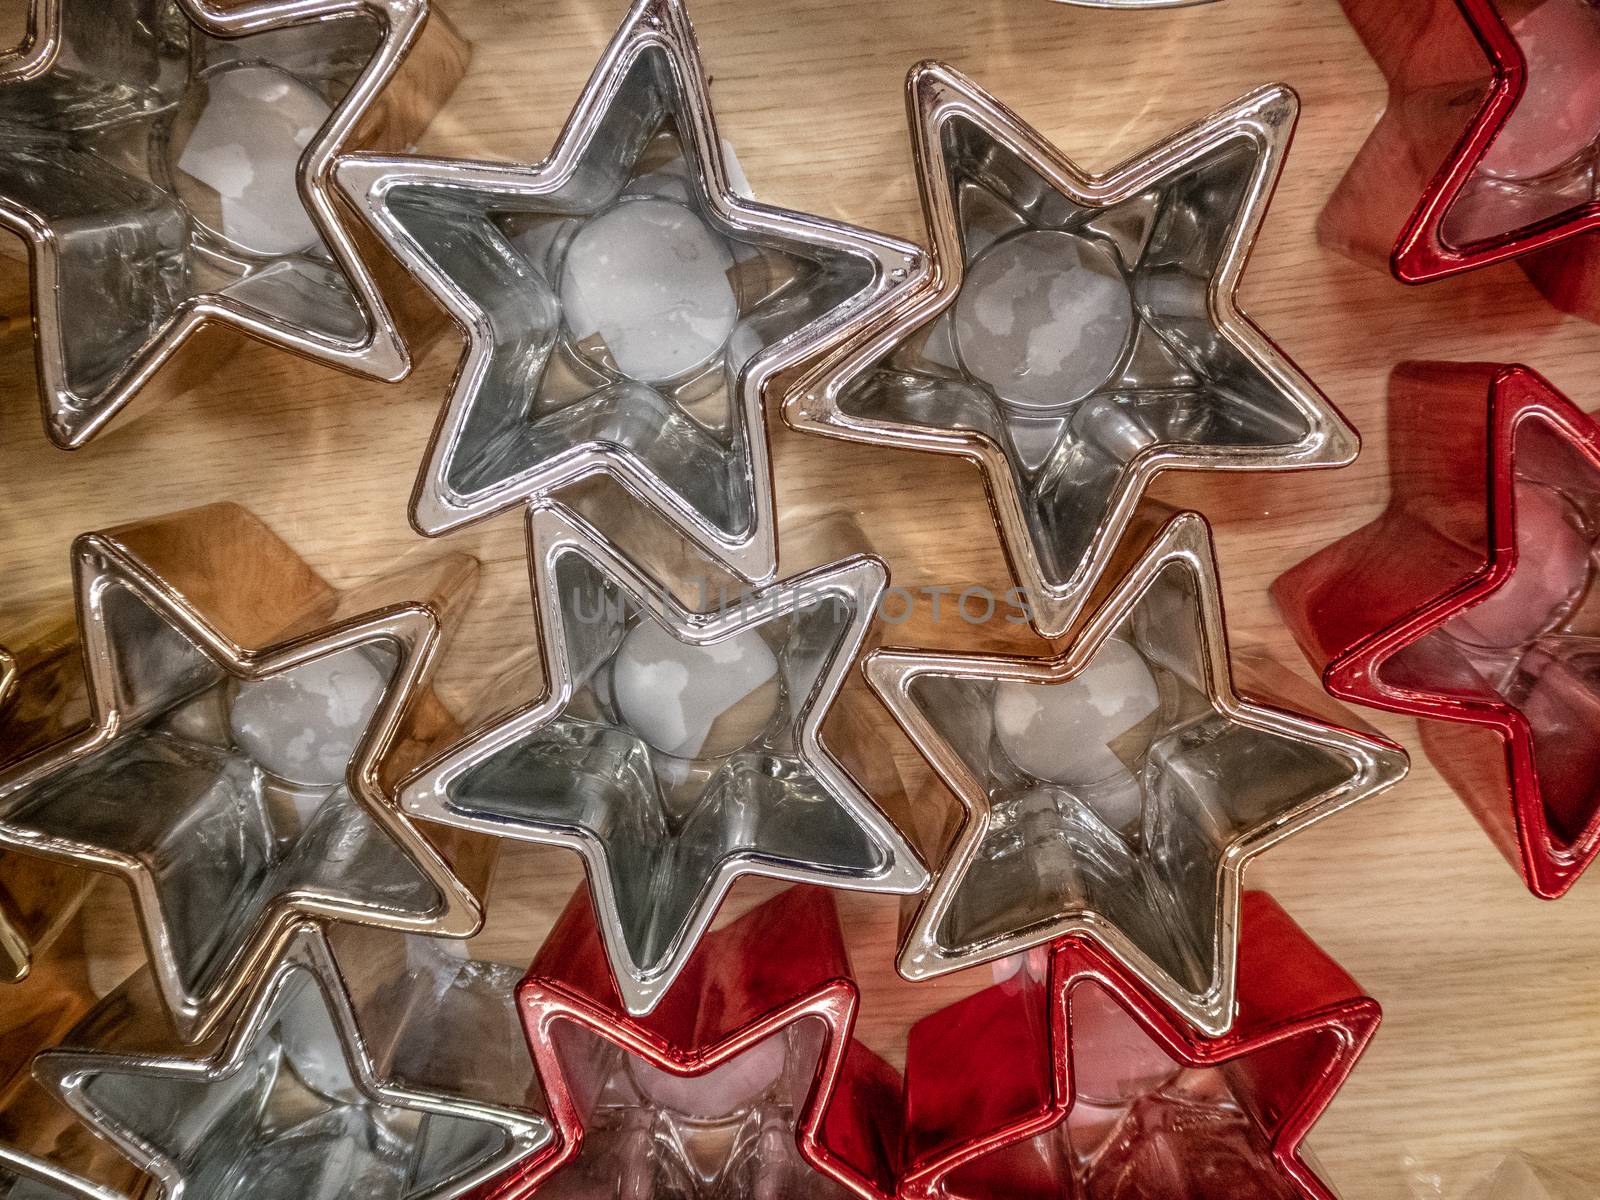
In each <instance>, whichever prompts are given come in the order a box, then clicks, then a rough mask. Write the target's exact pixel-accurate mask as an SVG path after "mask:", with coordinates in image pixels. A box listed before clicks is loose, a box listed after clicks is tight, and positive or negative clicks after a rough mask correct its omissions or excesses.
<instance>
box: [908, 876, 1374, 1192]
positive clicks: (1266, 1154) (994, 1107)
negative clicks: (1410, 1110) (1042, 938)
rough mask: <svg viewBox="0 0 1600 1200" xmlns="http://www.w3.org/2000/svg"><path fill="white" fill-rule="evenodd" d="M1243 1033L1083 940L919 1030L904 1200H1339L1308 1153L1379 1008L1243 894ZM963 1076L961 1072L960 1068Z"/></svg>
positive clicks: (1275, 913) (1252, 895)
mask: <svg viewBox="0 0 1600 1200" xmlns="http://www.w3.org/2000/svg"><path fill="white" fill-rule="evenodd" d="M1238 978H1239V983H1238V1005H1239V1016H1238V1020H1237V1021H1236V1022H1235V1023H1234V1027H1233V1029H1232V1030H1231V1031H1230V1032H1229V1033H1228V1034H1226V1035H1224V1036H1220V1037H1214V1036H1210V1035H1207V1034H1204V1033H1201V1032H1199V1031H1197V1030H1195V1029H1194V1028H1192V1027H1191V1026H1190V1025H1189V1024H1188V1023H1187V1021H1186V1020H1185V1018H1184V1015H1183V1014H1181V1013H1179V1012H1176V1011H1174V1010H1172V1009H1171V1008H1170V1007H1169V1006H1168V1005H1167V1004H1166V1003H1165V1002H1164V1000H1163V999H1162V997H1161V996H1160V995H1159V994H1158V993H1156V992H1154V991H1152V990H1151V989H1150V988H1149V987H1148V986H1147V985H1146V984H1145V983H1143V982H1142V981H1141V980H1140V979H1139V978H1138V977H1137V976H1136V975H1134V974H1132V973H1130V972H1129V971H1128V970H1127V969H1126V968H1125V967H1124V966H1123V965H1122V964H1121V963H1119V962H1118V961H1117V959H1116V958H1115V957H1114V956H1111V955H1108V954H1107V953H1106V951H1105V950H1104V948H1103V947H1101V946H1100V945H1098V944H1097V943H1096V942H1095V941H1094V940H1092V939H1089V938H1069V939H1067V940H1065V941H1063V942H1059V943H1057V944H1056V946H1055V948H1054V949H1053V950H1052V952H1051V954H1050V956H1049V968H1048V972H1047V974H1046V975H1045V976H1044V977H1043V978H1040V977H1035V976H1029V975H1028V974H1026V973H1023V974H1020V975H1018V976H1015V977H1013V978H1012V979H1011V980H1009V981H1007V982H1006V983H1004V984H1000V985H997V986H996V987H993V988H990V989H988V990H986V991H983V992H979V993H978V994H977V995H975V996H971V997H969V998H968V999H966V1000H963V1001H961V1002H959V1003H957V1004H955V1005H952V1006H951V1007H949V1008H947V1009H944V1010H943V1011H941V1012H937V1013H934V1014H933V1015H932V1016H929V1017H926V1018H924V1019H923V1020H922V1021H920V1022H918V1023H917V1024H916V1025H915V1026H913V1027H912V1030H911V1036H910V1041H909V1044H908V1046H907V1052H906V1083H905V1089H906V1100H905V1114H906V1129H905V1134H904V1138H905V1140H904V1145H905V1147H906V1154H907V1156H908V1160H909V1161H908V1168H907V1171H906V1174H905V1177H904V1180H903V1182H902V1187H901V1191H900V1195H901V1196H902V1197H905V1198H906V1200H918V1198H924V1197H925V1198H928V1200H932V1198H935V1197H957V1196H959V1197H962V1198H963V1200H1002V1198H1004V1200H1046V1198H1050V1200H1054V1198H1055V1197H1058V1196H1079V1195H1082V1196H1092V1197H1094V1198H1095V1200H1147V1198H1148V1197H1153V1196H1183V1197H1185V1198H1186V1200H1238V1198H1239V1197H1244V1196H1249V1197H1252V1198H1253V1200H1334V1193H1333V1192H1332V1191H1331V1190H1330V1189H1329V1187H1328V1186H1327V1184H1326V1183H1324V1182H1323V1180H1322V1179H1321V1178H1320V1177H1319V1175H1318V1174H1317V1172H1316V1171H1315V1169H1314V1168H1313V1166H1312V1164H1311V1162H1310V1161H1309V1156H1308V1155H1307V1154H1306V1152H1305V1150H1304V1148H1303V1146H1302V1142H1303V1140H1304V1138H1305V1135H1306V1133H1307V1132H1308V1131H1309V1130H1310V1128H1311V1126H1312V1125H1313V1124H1314V1123H1315V1122H1316V1120H1317V1118H1318V1117H1319V1116H1321V1114H1322V1112H1323V1110H1324V1109H1325V1108H1326V1107H1327V1106H1328V1104H1329V1103H1330V1102H1331V1101H1332V1099H1333V1097H1334V1096H1335V1095H1336V1094H1337V1093H1338V1091H1339V1088H1340V1087H1341V1086H1342V1085H1343V1083H1344V1081H1345V1079H1346V1078H1347V1077H1348V1076H1349V1074H1350V1072H1351V1070H1352V1069H1353V1068H1354V1066H1355V1064H1356V1060H1357V1059H1358V1058H1359V1057H1360V1056H1361V1053H1362V1051H1363V1050H1364V1049H1365V1048H1366V1045H1367V1043H1368V1042H1369V1041H1370V1040H1371V1038H1372V1036H1373V1034H1374V1033H1375V1032H1376V1030H1377V1026H1378V1021H1379V1017H1380V1012H1379V1009H1378V1005H1377V1002H1376V1001H1374V1000H1371V999H1369V998H1368V997H1366V996H1364V995H1362V994H1361V990H1360V988H1359V986H1358V985H1357V984H1356V982H1355V981H1354V980H1353V979H1351V978H1350V976H1349V975H1348V974H1346V973H1345V972H1344V970H1343V969H1341V968H1340V967H1339V965H1338V964H1337V963H1335V962H1334V961H1333V960H1332V959H1331V958H1329V957H1328V956H1327V955H1326V954H1325V953H1324V952H1323V951H1322V950H1321V949H1319V948H1318V947H1317V945H1316V944H1315V943H1314V942H1313V941H1311V939H1310V938H1309V937H1307V936H1306V934H1305V932H1304V931H1303V930H1301V929H1300V927H1299V926H1298V925H1296V924H1295V923H1294V921H1293V920H1291V919H1290V918H1289V916H1288V915H1287V914H1286V913H1285V912H1284V911H1283V910H1282V909H1281V908H1280V907H1278V905H1277V903H1276V902H1274V901H1273V899H1272V898H1271V897H1270V896H1268V895H1267V894H1266V893H1264V892H1246V893H1245V894H1244V898H1243V904H1242V921H1241V925H1240V937H1239V977H1238ZM953 1056H955V1057H956V1062H955V1063H952V1057H953Z"/></svg>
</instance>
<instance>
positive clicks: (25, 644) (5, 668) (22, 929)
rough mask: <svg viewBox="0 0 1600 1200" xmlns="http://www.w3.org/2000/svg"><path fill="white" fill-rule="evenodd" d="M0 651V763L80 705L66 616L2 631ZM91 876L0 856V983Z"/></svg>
mask: <svg viewBox="0 0 1600 1200" xmlns="http://www.w3.org/2000/svg"><path fill="white" fill-rule="evenodd" d="M3 636H5V637H6V638H9V639H12V646H13V647H14V650H8V649H7V648H6V647H5V646H0V766H3V765H4V764H6V763H8V762H12V761H15V760H16V759H18V758H20V757H22V756H23V755H24V754H26V753H27V752H28V751H30V750H34V749H38V748H39V747H40V746H42V745H44V744H45V743H47V742H49V741H52V740H54V739H55V738H56V737H58V736H60V734H61V733H62V732H63V731H64V730H65V729H66V728H68V727H70V724H71V722H72V721H73V720H74V719H76V717H77V715H78V710H79V708H80V707H82V701H83V697H82V695H81V693H82V692H83V690H84V689H83V676H82V671H81V669H80V667H79V663H78V655H77V647H76V644H75V640H74V636H73V623H72V619H71V616H70V614H69V615H67V616H66V617H65V618H64V619H61V620H55V619H45V620H42V621H35V622H33V623H32V624H31V626H24V627H21V628H14V629H9V630H6V631H5V632H4V634H3ZM93 882H94V876H93V875H91V874H90V873H89V872H87V871H84V870H82V869H80V868H77V867H73V866H68V865H64V864H62V863H55V862H50V861H48V860H46V859H42V858H35V857H33V856H32V855H27V854H5V855H0V982H5V983H15V982H17V981H18V980H21V979H23V978H25V977H26V976H27V974H28V972H29V971H30V970H31V969H32V967H33V961H34V958H35V957H36V956H37V955H39V954H41V953H43V952H44V951H45V950H47V949H48V948H49V947H50V944H51V943H52V942H54V941H55V939H56V937H57V936H58V935H59V934H60V933H61V931H62V930H63V929H64V928H65V927H66V925H67V923H68V922H69V921H71V920H72V918H73V916H74V915H75V914H76V913H77V911H78V907H79V905H80V904H82V902H83V898H84V896H85V895H86V894H87V893H88V890H89V888H90V887H91V886H92V884H93Z"/></svg>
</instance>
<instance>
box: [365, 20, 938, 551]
mask: <svg viewBox="0 0 1600 1200" xmlns="http://www.w3.org/2000/svg"><path fill="white" fill-rule="evenodd" d="M337 176H338V180H339V184H340V186H341V188H342V189H343V190H344V192H345V194H346V196H347V197H348V198H349V200H350V201H351V203H352V204H353V205H355V207H356V208H357V210H358V211H360V212H361V213H362V214H363V216H364V217H365V219H366V221H367V223H368V224H369V225H370V227H371V228H372V230H373V231H374V232H375V234H376V235H377V236H379V237H381V238H382V239H383V240H384V241H385V242H386V243H387V244H388V246H389V247H390V249H391V250H392V251H393V252H394V254H395V256H396V257H397V258H398V259H399V260H400V261H401V262H402V263H403V264H404V265H405V266H406V267H407V268H408V269H409V270H410V271H412V272H413V273H414V274H415V275H416V277H417V278H418V279H419V280H420V281H421V282H422V283H423V284H424V285H425V286H426V287H427V288H428V289H429V290H430V291H431V292H432V293H433V294H434V295H435V296H436V297H437V298H438V300H439V301H440V303H441V304H442V305H443V306H444V307H445V308H446V309H447V310H448V311H449V312H450V314H451V315H452V316H453V317H454V319H455V320H456V322H457V324H458V325H459V326H460V327H461V329H462V331H463V333H464V334H465V335H466V337H467V341H468V346H467V352H466V356H465V358H464V359H463V361H462V364H461V367H460V369H459V370H458V372H457V375H456V379H455V382H454V385H453V390H452V395H451V399H450V401H449V404H448V406H447V407H446V409H445V411H444V413H443V414H442V415H441V418H440V423H439V426H438V428H437V430H436V432H435V436H434V439H433V442H432V444H431V446H430V449H429V452H428V461H427V462H426V464H424V466H423V469H422V472H421V474H420V475H419V477H418V481H417V486H416V490H415V492H414V493H413V498H412V520H413V523H414V524H415V525H416V526H417V528H418V529H419V530H420V531H421V532H423V533H424V534H428V535H435V534H440V533H444V532H446V531H448V530H450V529H453V528H456V527H457V526H459V525H461V524H464V523H466V522H469V521H473V520H477V519H479V518H482V517H485V516H488V515H489V514H491V513H496V512H501V511H504V510H505V509H507V508H512V507H515V506H517V505H518V504H520V503H522V502H524V501H534V500H538V499H541V498H545V497H549V496H551V495H553V494H555V493H556V492H557V491H560V492H561V493H562V499H563V500H564V501H565V502H567V503H569V504H571V505H573V506H574V507H580V506H581V511H582V512H583V513H584V515H585V516H586V517H588V518H589V519H590V520H592V521H594V522H595V523H596V524H599V525H601V526H602V527H604V528H606V532H607V533H608V535H611V536H617V533H618V531H617V530H615V529H612V528H610V526H609V521H610V519H611V517H612V516H613V515H614V512H615V510H616V509H617V508H618V507H619V506H618V504H617V502H616V498H615V496H614V495H613V496H608V497H605V502H603V503H601V504H595V505H591V506H583V501H582V498H581V497H580V496H579V495H577V494H574V493H573V492H572V489H571V487H570V486H569V485H572V484H575V483H578V482H579V481H581V480H584V479H586V478H588V477H591V476H595V475H598V474H607V475H610V476H612V477H613V478H614V479H615V480H616V481H617V482H619V483H620V484H621V486H622V487H623V488H624V489H625V490H626V491H627V492H628V494H629V498H630V500H633V501H643V502H644V503H645V504H647V505H650V506H653V507H654V508H655V509H657V510H658V511H659V512H661V513H662V514H663V515H664V516H665V517H666V518H667V519H668V520H669V521H671V522H672V523H673V524H674V525H675V526H676V527H677V528H678V530H679V531H680V532H681V533H682V534H683V535H684V536H685V537H687V538H688V539H689V540H691V541H692V542H694V543H695V545H696V546H698V547H699V548H700V550H701V551H702V552H703V553H704V554H706V555H709V556H710V557H711V558H712V559H714V560H715V561H716V562H718V563H721V564H723V566H724V567H725V568H726V569H728V570H731V571H732V572H733V573H734V574H735V575H737V576H738V577H739V578H740V579H742V580H745V581H748V582H752V583H760V582H764V581H766V580H769V579H771V578H772V576H773V574H774V573H775V571H776V546H775V537H774V531H773V530H774V517H773V508H772V505H773V500H772V478H771V467H770V465H769V462H768V453H767V438H766V432H765V428H764V423H763V422H764V417H763V413H762V397H763V395H764V391H765V387H766V381H767V380H768V379H770V378H771V377H772V376H773V375H774V374H776V373H777V372H779V371H782V370H784V369H786V368H787V367H789V366H791V365H792V364H793V363H795V362H796V361H798V360H799V359H800V358H802V357H804V356H806V355H809V354H810V353H812V352H814V351H815V350H816V349H817V348H818V347H819V346H822V345H826V344H828V342H829V341H830V340H831V339H833V338H835V337H837V336H838V335H839V329H838V326H839V325H840V324H841V322H843V321H845V319H846V318H849V319H850V320H851V321H854V320H856V319H859V318H860V317H861V315H862V311H863V310H864V309H865V310H872V309H875V308H877V307H881V306H882V305H883V304H884V303H885V301H886V297H888V295H889V294H890V293H891V292H892V291H895V290H898V289H899V288H900V287H901V285H902V281H903V280H905V279H906V278H907V275H908V267H909V265H910V264H912V263H914V262H915V260H916V259H917V257H918V252H917V250H916V248H915V247H912V246H908V245H904V244H902V243H899V242H896V241H893V240H892V239H885V238H880V237H878V236H877V235H873V234H868V233H865V232H864V231H860V230H855V229H852V228H850V227H848V226H844V225H840V224H837V223H835V222H832V221H827V220H824V219H822V218H820V217H811V216H805V215H801V214H798V213H792V212H787V211H785V210H782V209H777V208H773V207H770V206H767V205H763V204H758V203H756V202H754V201H752V200H750V199H748V198H747V197H746V196H745V195H742V194H741V189H743V188H744V186H745V185H744V184H743V181H742V177H741V175H740V173H739V170H738V166H737V163H736V162H735V161H734V160H733V158H732V155H731V153H729V152H728V151H727V150H726V149H725V148H724V146H723V144H722V142H721V141H720V140H719V138H718V136H717V132H716V127H715V123H714V121H713V118H712V114H711V108H710V100H709V96H708V94H707V84H706V80H705V76H704V71H703V68H702V66H701V63H700V57H699V51H698V48H697V46H696V43H695V39H694V31H693V29H692V27H691V26H690V24H689V20H688V16H687V13H686V12H685V10H684V7H683V5H682V4H681V3H679V0H639V2H638V3H636V4H635V5H634V7H633V8H632V10H631V11H630V12H629V14H628V17H627V19H626V20H625V21H624V23H623V25H622V27H621V29H620V30H619V31H618V33H617V35H616V36H615V38H614V39H613V40H612V42H611V44H610V45H609V46H608V47H607V49H606V52H605V55H604V56H603V58H602V59H601V61H600V63H599V65H598V66H597V67H596V69H595V72H594V75H593V76H592V78H591V79H590V81H589V83H588V86H587V87H586V88H585V89H584V92H583V94H582V95H581V96H580V98H579V100H578V103H577V106H576V108H575V109H574V110H573V113H572V116H571V117H570V118H569V120H568V122H567V125H566V128H565V129H564V130H563V132H562V134H561V137H560V139H559V141H558V143H557V146H556V148H555V149H554V150H553V151H552V153H551V155H550V157H549V158H547V159H546V160H544V161H543V162H542V163H539V164H537V165H534V166H519V165H509V164H507V165H497V164H493V163H481V162H464V161H453V160H430V159H421V158H412V157H395V158H376V157H366V156H359V155H358V156H352V157H350V158H347V159H345V160H343V161H342V162H341V164H340V166H339V169H338V172H337Z"/></svg>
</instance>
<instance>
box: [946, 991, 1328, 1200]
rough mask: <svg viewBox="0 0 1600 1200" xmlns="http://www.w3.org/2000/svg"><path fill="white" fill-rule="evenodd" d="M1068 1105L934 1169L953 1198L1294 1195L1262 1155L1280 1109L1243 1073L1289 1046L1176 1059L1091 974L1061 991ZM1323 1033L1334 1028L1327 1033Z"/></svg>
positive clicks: (1272, 1198)
mask: <svg viewBox="0 0 1600 1200" xmlns="http://www.w3.org/2000/svg"><path fill="white" fill-rule="evenodd" d="M1068 1004H1069V1012H1070V1016H1069V1020H1070V1022H1071V1030H1072V1033H1071V1040H1070V1044H1071V1054H1070V1064H1071V1065H1070V1071H1071V1079H1072V1089H1073V1100H1072V1107H1071V1108H1070V1109H1069V1111H1068V1113H1067V1117H1066V1119H1065V1120H1064V1121H1060V1122H1057V1123H1055V1124H1054V1125H1053V1126H1052V1127H1051V1128H1050V1129H1049V1130H1047V1131H1046V1132H1044V1133H1041V1134H1038V1135H1037V1136H1035V1137H1032V1138H1028V1139H1024V1140H1022V1141H1020V1142H1017V1143H1014V1144H1012V1145H1010V1146H1007V1147H1005V1148H1003V1149H1000V1150H996V1151H991V1152H989V1153H987V1154H985V1155H983V1156H981V1157H979V1158H976V1159H975V1160H974V1161H973V1162H972V1163H971V1164H969V1165H967V1166H963V1167H957V1168H956V1169H955V1170H954V1171H952V1172H951V1173H950V1174H949V1175H948V1176H946V1177H945V1179H944V1194H946V1195H949V1196H959V1197H961V1198H962V1200H1010V1198H1018V1200H1044V1198H1045V1197H1057V1196H1073V1197H1080V1198H1081V1200H1146V1198H1147V1197H1151V1196H1183V1197H1185V1198H1186V1200H1236V1198H1238V1197H1242V1196H1249V1197H1251V1200H1297V1198H1298V1197H1299V1196H1301V1195H1302V1193H1301V1192H1300V1191H1299V1190H1298V1189H1297V1188H1295V1187H1294V1186H1293V1185H1292V1184H1290V1182H1289V1181H1288V1179H1287V1178H1286V1177H1285V1176H1284V1174H1283V1172H1282V1171H1281V1170H1280V1169H1279V1167H1278V1166H1277V1164H1276V1163H1275V1162H1274V1161H1273V1157H1272V1150H1271V1146H1272V1140H1273V1137H1274V1135H1275V1133H1276V1130H1275V1128H1274V1125H1275V1124H1276V1123H1279V1122H1281V1118H1282V1114H1279V1113H1272V1112H1264V1111H1262V1110H1261V1108H1260V1106H1259V1105H1258V1104H1257V1103H1256V1102H1255V1100H1256V1094H1255V1091H1254V1089H1253V1088H1252V1086H1251V1081H1250V1076H1251V1075H1252V1074H1259V1073H1262V1072H1270V1071H1273V1070H1275V1069H1277V1068H1278V1067H1279V1066H1280V1065H1282V1066H1291V1065H1292V1064H1290V1063H1288V1062H1283V1063H1281V1064H1280V1063H1279V1062H1278V1061H1276V1060H1277V1059H1278V1058H1279V1057H1280V1056H1282V1055H1283V1054H1285V1053H1288V1054H1289V1055H1293V1054H1295V1053H1296V1051H1292V1050H1291V1051H1287V1052H1285V1051H1281V1050H1280V1051H1277V1052H1274V1050H1272V1049H1270V1048H1269V1049H1265V1050H1257V1051H1254V1052H1252V1053H1250V1054H1247V1055H1244V1056H1241V1057H1239V1058H1234V1059H1228V1060H1225V1061H1222V1062H1220V1063H1218V1064H1216V1065H1212V1066H1190V1065H1185V1064H1183V1063H1180V1062H1179V1061H1178V1060H1177V1059H1175V1058H1173V1057H1172V1056H1171V1055H1170V1054H1169V1053H1168V1052H1167V1050H1166V1049H1165V1048H1164V1047H1163V1046H1162V1045H1161V1044H1160V1043H1158V1042H1157V1041H1156V1040H1155V1039H1154V1038H1153V1037H1151V1036H1150V1035H1149V1034H1148V1033H1147V1032H1146V1031H1145V1030H1144V1029H1143V1028H1142V1027H1141V1026H1140V1025H1139V1024H1138V1022H1137V1021H1135V1020H1134V1018H1133V1017H1132V1016H1130V1015H1129V1014H1128V1012H1127V1011H1126V1010H1125V1009H1123V1008H1122V1007H1121V1006H1120V1005H1119V1004H1118V1003H1117V1002H1116V1001H1115V1000H1114V999H1112V997H1111V995H1110V993H1109V992H1107V991H1106V990H1105V989H1103V988H1102V987H1100V986H1099V985H1098V984H1095V983H1092V982H1088V983H1079V984H1077V985H1075V986H1074V987H1073V988H1072V989H1071V991H1070V992H1069V1000H1068ZM1328 1036H1329V1037H1332V1036H1335V1035H1334V1034H1331V1033H1330V1034H1329V1035H1328Z"/></svg>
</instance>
